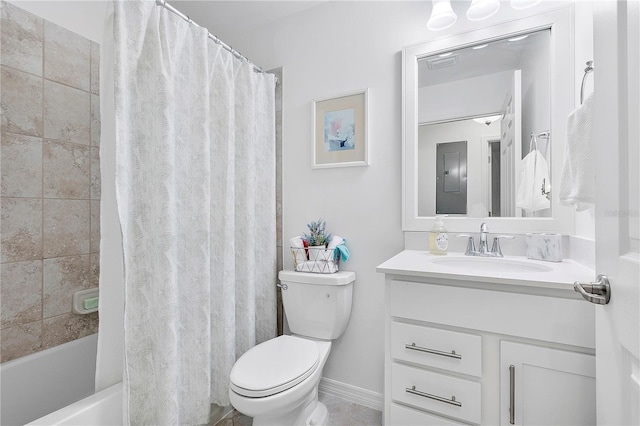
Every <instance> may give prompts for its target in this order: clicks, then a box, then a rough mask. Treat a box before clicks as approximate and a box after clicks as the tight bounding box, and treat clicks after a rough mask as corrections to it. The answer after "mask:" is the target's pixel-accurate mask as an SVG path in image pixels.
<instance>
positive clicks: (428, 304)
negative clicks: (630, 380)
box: [378, 252, 595, 425]
mask: <svg viewBox="0 0 640 426" xmlns="http://www.w3.org/2000/svg"><path fill="white" fill-rule="evenodd" d="M403 253H404V252H403ZM398 256H401V255H398ZM392 260H393V259H391V260H390V261H388V262H385V263H384V264H382V265H380V266H379V267H378V272H384V273H385V274H386V275H385V277H386V279H385V282H386V284H385V285H386V293H385V299H386V302H385V303H386V309H385V328H386V330H385V332H386V341H385V342H386V344H385V407H384V420H385V424H386V425H432V424H433V425H468V424H472V425H479V424H482V425H497V424H502V425H509V424H516V425H539V424H544V425H553V424H580V425H588V424H595V408H594V407H595V355H594V353H595V349H594V348H595V336H594V331H593V329H594V320H595V315H594V314H595V311H594V309H593V305H591V304H588V303H585V302H584V301H583V300H582V299H581V298H580V297H579V295H578V294H577V293H574V291H573V289H572V286H571V285H570V284H571V283H568V284H567V285H565V284H563V283H560V282H553V281H545V282H540V283H539V284H538V285H536V281H533V280H531V276H527V278H526V279H523V278H520V279H517V278H516V279H512V278H510V277H506V276H505V275H504V274H503V275H501V276H500V275H498V276H496V277H490V273H488V272H485V273H484V275H481V274H479V275H477V276H474V275H473V274H470V273H465V274H464V275H459V274H452V273H443V272H434V270H432V269H430V268H429V266H428V265H427V266H425V265H424V264H423V265H422V266H420V267H417V268H416V267H409V266H408V265H407V264H406V262H405V263H403V262H400V263H398V262H395V263H394V262H392ZM396 260H397V259H396ZM405 260H406V259H405ZM565 266H566V265H565ZM574 266H575V265H574ZM576 268H577V269H576V270H577V271H578V272H580V271H582V272H584V274H585V275H580V274H578V275H579V276H578V277H576V279H585V278H587V275H588V274H589V270H587V269H586V268H585V270H581V269H580V268H579V267H578V266H576ZM550 276H551V275H550ZM574 294H575V296H574ZM511 408H513V410H514V411H513V413H514V416H513V419H511V411H510V410H511ZM512 420H513V421H512Z"/></svg>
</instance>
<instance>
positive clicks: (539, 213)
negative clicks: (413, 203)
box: [418, 29, 551, 217]
mask: <svg viewBox="0 0 640 426" xmlns="http://www.w3.org/2000/svg"><path fill="white" fill-rule="evenodd" d="M549 40H550V31H549V30H548V29H544V30H539V31H535V32H532V33H528V34H523V35H520V36H517V37H509V38H504V39H500V40H495V41H493V42H491V43H482V44H477V45H474V46H469V47H465V48H462V49H457V50H452V51H449V52H444V53H441V54H437V55H431V56H427V57H425V58H420V59H419V60H418V126H419V128H418V215H419V216H435V215H436V214H439V215H440V214H449V215H453V214H455V215H466V216H469V217H488V216H489V217H509V216H515V217H523V216H535V217H549V216H551V209H550V207H551V202H550V200H549V199H548V198H546V199H542V200H541V201H542V202H541V203H539V204H536V205H533V204H532V203H526V202H525V200H524V199H523V200H522V201H523V202H521V203H516V198H517V195H520V194H517V192H518V190H519V189H520V190H524V189H525V188H524V186H522V185H518V183H519V178H520V176H519V172H526V171H521V170H520V167H519V166H520V163H521V160H522V158H524V157H525V156H526V155H527V154H528V153H529V152H530V151H531V149H532V148H533V147H530V146H529V145H530V141H531V137H530V136H527V135H530V134H531V133H532V132H533V133H534V134H535V135H538V134H540V133H542V132H544V131H547V130H548V129H549V116H550V105H549V91H550V87H549ZM434 99H437V100H438V101H437V102H433V100H434ZM462 142H464V144H462ZM536 142H537V143H536V144H535V145H536V146H537V149H538V151H539V152H540V153H541V154H542V156H543V158H544V159H545V160H546V162H547V164H548V163H549V161H550V158H549V155H548V154H549V151H548V149H547V148H548V146H547V142H548V139H542V138H538V137H536ZM456 144H458V146H459V147H462V146H463V145H464V147H465V149H462V150H460V151H455V152H458V154H455V155H460V154H463V155H462V157H463V158H467V159H468V162H467V161H465V162H464V163H458V162H454V163H455V164H454V163H451V164H450V165H451V166H452V167H446V166H449V164H447V163H448V162H449V163H450V161H447V159H448V158H449V159H451V158H452V157H453V156H454V154H453V153H451V152H448V151H451V150H452V149H454V150H455V149H456V148H455V147H456ZM445 151H446V152H445ZM439 152H440V155H438V153H439ZM536 166H537V168H542V167H544V165H542V164H537V163H536ZM460 170H462V171H463V173H461V172H460ZM512 170H513V173H511V171H512ZM543 172H544V171H538V173H543ZM546 174H547V175H548V169H547V171H546ZM454 177H455V179H454ZM549 186H551V183H550V182H549ZM545 207H546V208H545Z"/></svg>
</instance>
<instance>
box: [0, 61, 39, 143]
mask: <svg viewBox="0 0 640 426" xmlns="http://www.w3.org/2000/svg"><path fill="white" fill-rule="evenodd" d="M42 102H43V101H42V78H40V77H35V76H33V75H31V74H27V73H24V72H22V71H18V70H14V69H12V68H7V67H5V66H3V67H2V75H1V76H0V104H1V105H2V131H3V132H11V133H20V134H23V135H30V136H42V134H43V129H42V127H43V124H42V123H43V120H42Z"/></svg>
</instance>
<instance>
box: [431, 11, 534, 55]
mask: <svg viewBox="0 0 640 426" xmlns="http://www.w3.org/2000/svg"><path fill="white" fill-rule="evenodd" d="M540 2H542V0H511V7H512V8H514V9H516V10H522V9H529V8H530V7H533V6H536V5H538V4H539V3H540ZM431 3H432V4H433V7H432V9H431V16H430V17H429V21H427V28H428V29H430V30H431V31H441V30H446V29H447V28H449V27H451V26H452V25H453V24H455V23H456V21H457V20H458V15H456V13H455V12H454V11H453V9H452V8H451V1H450V0H431ZM499 9H500V0H471V4H470V5H469V9H467V19H468V20H470V21H482V20H483V19H487V18H490V17H492V16H493V15H495V14H496V13H498V10H499ZM478 49H480V48H478Z"/></svg>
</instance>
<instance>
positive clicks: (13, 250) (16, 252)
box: [0, 197, 42, 263]
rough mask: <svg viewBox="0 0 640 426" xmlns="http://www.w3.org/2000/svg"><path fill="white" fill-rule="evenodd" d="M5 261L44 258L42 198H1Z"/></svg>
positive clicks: (3, 258)
mask: <svg viewBox="0 0 640 426" xmlns="http://www.w3.org/2000/svg"><path fill="white" fill-rule="evenodd" d="M1 218H2V222H1V223H0V229H1V232H0V234H1V239H2V262H3V263H4V262H19V261H22V260H35V259H40V258H42V200H33V199H26V198H5V197H3V198H2V217H1Z"/></svg>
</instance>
